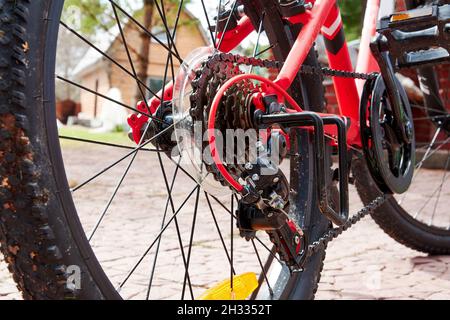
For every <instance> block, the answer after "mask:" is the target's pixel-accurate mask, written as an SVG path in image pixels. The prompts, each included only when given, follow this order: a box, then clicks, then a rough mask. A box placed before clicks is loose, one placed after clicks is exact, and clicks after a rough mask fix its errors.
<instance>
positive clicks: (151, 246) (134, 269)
mask: <svg viewBox="0 0 450 320" xmlns="http://www.w3.org/2000/svg"><path fill="white" fill-rule="evenodd" d="M198 188H199V186H195V188H194V189H193V190H192V191H191V192H190V193H189V195H188V196H187V197H186V199H185V200H184V201H183V203H182V204H181V206H180V207H179V208H178V210H177V211H176V212H175V213H174V214H173V215H172V217H171V218H170V219H169V221H168V222H167V223H166V224H165V225H164V228H162V229H161V231H160V232H159V233H158V235H157V236H156V238H155V239H154V240H153V241H152V243H151V244H150V245H149V246H148V248H147V249H146V250H145V251H144V253H143V254H142V255H141V257H140V258H139V259H138V260H137V262H136V263H135V265H134V266H133V267H132V268H131V270H130V271H129V272H128V274H127V276H126V277H125V278H124V280H123V281H122V282H121V283H120V285H119V287H118V291H120V289H121V288H123V286H124V285H125V284H126V283H127V281H128V280H129V279H130V277H131V276H132V275H133V273H134V272H135V271H136V269H137V268H138V267H139V265H140V264H141V263H142V261H143V260H144V259H145V257H146V256H147V254H148V253H149V252H150V250H152V248H153V247H154V246H155V244H156V243H157V242H158V239H159V238H161V236H162V235H163V234H164V232H165V231H166V230H167V228H168V227H169V226H170V224H171V223H172V221H174V220H175V218H176V217H177V215H178V214H179V213H180V211H181V209H183V207H184V206H185V205H186V203H187V202H188V201H189V199H190V198H191V197H192V195H193V194H194V192H195V191H196V190H197V189H198Z"/></svg>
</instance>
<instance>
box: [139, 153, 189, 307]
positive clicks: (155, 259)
mask: <svg viewBox="0 0 450 320" xmlns="http://www.w3.org/2000/svg"><path fill="white" fill-rule="evenodd" d="M180 161H181V157H180V159H179V160H178V164H177V166H176V167H175V172H174V174H173V177H172V182H171V184H170V192H171V193H172V191H173V187H174V185H175V180H176V178H177V175H178V169H179V168H180V167H179V164H180ZM168 209H169V196H167V200H166V206H165V208H164V215H163V219H162V222H161V230H162V228H163V227H164V224H165V223H166V218H167V210H168ZM161 240H162V237H160V238H159V239H158V245H157V246H156V251H155V258H154V260H153V265H152V270H151V272H150V278H149V282H148V287H147V295H146V300H148V299H149V298H150V290H151V288H152V284H153V277H154V275H155V270H156V263H157V262H158V256H159V249H160V247H161Z"/></svg>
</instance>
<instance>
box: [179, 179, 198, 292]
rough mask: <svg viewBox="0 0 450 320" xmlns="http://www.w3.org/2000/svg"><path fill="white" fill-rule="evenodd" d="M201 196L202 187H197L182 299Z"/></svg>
mask: <svg viewBox="0 0 450 320" xmlns="http://www.w3.org/2000/svg"><path fill="white" fill-rule="evenodd" d="M199 198H200V188H198V189H197V196H196V198H195V207H194V215H193V217H192V226H191V235H190V238H189V249H188V255H187V264H186V272H185V273H184V281H183V290H182V293H181V300H184V293H185V291H186V281H187V279H188V276H189V274H188V270H189V264H190V262H191V253H192V244H193V241H194V232H195V223H196V221H197V212H198V200H199Z"/></svg>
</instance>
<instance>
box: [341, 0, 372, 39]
mask: <svg viewBox="0 0 450 320" xmlns="http://www.w3.org/2000/svg"><path fill="white" fill-rule="evenodd" d="M365 3H366V1H361V0H341V1H339V6H340V8H341V14H342V20H343V21H344V28H345V34H346V37H347V40H354V39H358V38H359V37H360V36H361V29H362V19H363V15H364V7H365Z"/></svg>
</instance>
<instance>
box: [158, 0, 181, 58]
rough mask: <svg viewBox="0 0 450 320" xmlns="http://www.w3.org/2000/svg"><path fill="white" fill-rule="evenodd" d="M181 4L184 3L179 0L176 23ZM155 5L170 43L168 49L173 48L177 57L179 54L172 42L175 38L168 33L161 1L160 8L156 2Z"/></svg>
mask: <svg viewBox="0 0 450 320" xmlns="http://www.w3.org/2000/svg"><path fill="white" fill-rule="evenodd" d="M183 2H184V0H181V2H180V6H179V8H180V10H179V11H178V15H177V18H176V20H177V21H178V19H179V18H180V14H181V8H182V7H183ZM155 5H156V9H157V10H158V13H159V16H160V17H161V21H162V23H163V25H164V28H165V29H166V30H165V32H166V34H167V38H168V40H169V41H170V45H169V47H170V49H172V48H173V49H174V50H175V52H176V53H177V55H178V56H179V55H180V54H179V52H178V49H177V46H176V44H175V40H174V39H175V37H173V36H172V34H171V33H170V29H169V26H168V25H167V17H166V13H165V10H164V2H163V1H162V0H161V7H160V6H159V4H158V1H156V0H155ZM161 8H162V11H161Z"/></svg>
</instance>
